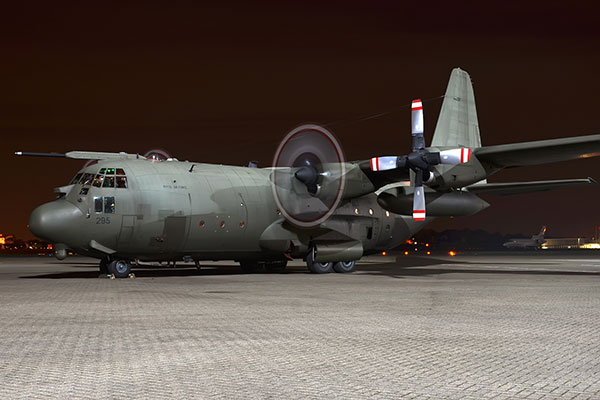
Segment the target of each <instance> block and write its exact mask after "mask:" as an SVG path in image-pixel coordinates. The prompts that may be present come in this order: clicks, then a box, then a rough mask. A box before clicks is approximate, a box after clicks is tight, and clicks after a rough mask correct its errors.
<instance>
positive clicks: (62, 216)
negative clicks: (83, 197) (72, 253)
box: [29, 199, 83, 243]
mask: <svg viewBox="0 0 600 400" xmlns="http://www.w3.org/2000/svg"><path fill="white" fill-rule="evenodd" d="M82 215H83V213H82V212H81V210H80V209H79V208H77V207H76V206H75V205H73V204H71V203H69V202H68V201H67V200H62V199H61V200H55V201H52V202H50V203H46V204H42V205H41V206H39V207H38V208H36V209H35V210H33V212H32V213H31V215H30V216H29V230H30V231H31V233H33V234H34V235H35V236H37V237H38V238H40V239H44V240H47V241H49V242H52V243H67V242H68V238H69V236H71V234H72V230H71V229H72V228H73V227H74V225H73V223H75V222H76V221H77V220H78V219H80V218H81V216H82Z"/></svg>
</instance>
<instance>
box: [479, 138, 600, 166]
mask: <svg viewBox="0 0 600 400" xmlns="http://www.w3.org/2000/svg"><path fill="white" fill-rule="evenodd" d="M473 154H474V155H475V156H476V157H477V159H478V160H479V161H480V162H481V163H482V164H483V165H484V167H485V166H486V164H487V166H488V168H491V169H501V168H507V167H520V166H524V165H537V164H546V163H552V162H557V161H566V160H574V159H578V158H588V157H596V156H598V155H600V135H589V136H576V137H570V138H563V139H550V140H539V141H535V142H524V143H512V144H501V145H498V146H485V147H480V148H478V149H475V150H474V151H473Z"/></svg>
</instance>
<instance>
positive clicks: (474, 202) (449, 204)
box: [377, 187, 489, 217]
mask: <svg viewBox="0 0 600 400" xmlns="http://www.w3.org/2000/svg"><path fill="white" fill-rule="evenodd" d="M407 189H410V190H407ZM411 190H412V188H406V187H398V188H392V189H389V190H386V191H385V192H383V193H381V194H380V195H379V196H378V197H377V202H378V203H379V205H381V207H383V208H385V209H386V210H388V211H390V212H393V213H396V214H400V215H412V213H413V195H412V192H411V193H408V191H411ZM425 204H426V205H427V216H429V217H462V216H468V215H473V214H475V213H478V212H479V211H481V210H484V209H486V208H487V207H489V204H488V203H487V202H486V201H484V200H482V199H480V198H479V197H477V196H475V195H474V194H472V193H469V192H465V191H454V192H448V193H439V192H425Z"/></svg>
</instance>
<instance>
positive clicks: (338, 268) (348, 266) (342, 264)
mask: <svg viewBox="0 0 600 400" xmlns="http://www.w3.org/2000/svg"><path fill="white" fill-rule="evenodd" d="M355 266H356V261H338V262H336V263H335V264H333V270H334V271H335V272H338V273H340V274H348V273H350V272H354V267H355Z"/></svg>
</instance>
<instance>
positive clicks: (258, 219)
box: [16, 68, 600, 277]
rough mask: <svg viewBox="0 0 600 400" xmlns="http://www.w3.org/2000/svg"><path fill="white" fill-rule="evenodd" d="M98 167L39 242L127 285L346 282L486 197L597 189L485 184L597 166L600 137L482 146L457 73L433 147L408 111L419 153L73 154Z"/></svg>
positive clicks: (63, 201) (309, 132)
mask: <svg viewBox="0 0 600 400" xmlns="http://www.w3.org/2000/svg"><path fill="white" fill-rule="evenodd" d="M16 154H17V155H41V156H44V155H45V156H60V157H66V158H73V159H85V160H97V161H98V162H97V163H94V164H90V165H87V166H86V167H84V168H83V169H82V170H81V171H79V172H77V174H76V175H75V177H74V178H73V179H72V180H71V181H70V183H69V184H68V185H66V186H63V187H60V188H56V189H55V191H56V193H57V194H58V198H57V199H56V200H55V201H52V202H49V203H46V204H43V205H41V206H39V207H38V208H36V209H35V210H34V211H33V212H32V213H31V216H30V219H29V227H30V230H31V232H32V233H33V234H34V235H35V236H37V237H39V238H41V239H44V240H47V241H49V242H51V243H53V244H54V248H55V249H56V255H57V258H59V259H63V258H64V257H65V255H66V252H67V251H68V250H72V251H75V252H77V253H79V254H82V255H87V256H91V257H95V258H98V259H100V271H101V272H102V273H109V274H113V275H114V276H115V277H127V276H128V275H129V274H130V271H131V265H132V262H133V261H167V262H175V261H177V260H186V261H190V262H191V261H195V262H196V266H197V267H198V266H199V262H201V261H203V260H235V261H238V262H239V263H240V264H241V266H242V268H243V269H244V270H247V271H251V270H254V269H255V268H257V267H258V266H266V267H267V268H271V269H281V268H284V267H285V265H286V263H287V260H290V259H297V258H300V259H304V260H306V264H307V266H308V269H309V270H310V271H311V272H313V273H327V272H331V271H335V272H341V273H343V272H351V271H353V270H354V267H355V262H356V260H358V259H360V258H361V257H362V256H364V255H368V254H374V253H377V252H381V251H385V250H389V249H391V248H393V247H395V246H398V245H399V244H401V243H403V242H404V241H405V240H406V239H407V238H409V237H411V236H413V235H414V234H415V232H417V231H418V230H420V229H422V228H423V227H424V226H425V225H427V223H429V222H430V221H432V220H433V219H434V218H436V217H450V216H466V215H472V214H475V213H477V212H478V211H481V210H483V209H484V208H486V207H488V206H489V204H488V203H487V202H485V201H484V200H482V199H480V198H479V197H478V196H477V195H478V194H481V193H494V194H516V193H525V192H533V191H541V190H550V189H556V188H564V187H573V186H578V185H588V184H593V183H596V182H595V181H593V180H592V179H591V178H586V179H571V180H551V181H537V182H517V183H487V181H486V178H487V177H488V176H490V175H491V174H493V173H495V172H497V171H499V170H501V169H503V168H507V167H517V166H527V165H536V164H542V163H549V162H556V161H563V160H571V159H576V158H585V157H591V156H597V155H599V154H600V135H592V136H580V137H571V138H564V139H553V140H542V141H535V142H527V143H515V144H505V145H498V146H487V147H482V146H481V139H480V135H479V123H478V120H477V112H476V108H475V98H474V94H473V87H472V84H471V79H470V76H469V75H468V74H467V72H465V71H463V70H461V69H458V68H457V69H454V70H453V71H452V73H451V76H450V81H449V83H448V87H447V90H446V94H445V96H444V101H443V104H442V108H441V111H440V115H439V118H438V122H437V126H436V128H435V132H434V135H433V140H432V141H431V146H430V147H425V139H424V135H423V107H422V102H421V101H420V100H415V101H413V103H412V151H411V152H410V153H409V154H407V155H384V156H377V157H373V158H371V159H368V160H360V161H349V162H348V161H345V160H344V157H343V153H342V149H341V147H340V145H339V143H338V142H337V141H336V140H335V138H334V137H333V135H332V134H331V133H330V132H329V131H327V130H326V129H325V128H322V127H319V126H316V125H305V126H301V127H299V128H296V129H294V130H293V131H291V132H290V133H289V134H288V135H287V136H286V137H285V138H284V140H283V141H282V143H281V144H280V146H279V148H278V149H277V151H276V153H275V157H274V160H273V166H272V167H269V168H256V165H255V164H252V163H251V164H250V165H249V166H248V167H240V166H228V165H213V164H204V163H201V162H188V161H178V160H177V159H174V158H167V157H161V156H160V154H155V153H153V154H148V155H147V156H140V155H137V154H127V153H104V152H95V151H71V152H68V153H66V154H54V153H26V152H17V153H16Z"/></svg>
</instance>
